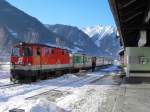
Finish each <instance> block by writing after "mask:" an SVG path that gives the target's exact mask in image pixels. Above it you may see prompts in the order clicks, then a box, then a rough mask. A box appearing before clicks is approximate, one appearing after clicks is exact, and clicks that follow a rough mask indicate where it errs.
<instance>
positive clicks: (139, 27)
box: [109, 0, 150, 47]
mask: <svg viewBox="0 0 150 112" xmlns="http://www.w3.org/2000/svg"><path fill="white" fill-rule="evenodd" d="M109 4H110V8H111V11H112V14H113V16H114V19H115V22H116V25H117V29H118V32H119V36H120V37H121V40H122V42H123V44H124V47H136V46H138V42H139V40H140V38H141V37H140V36H141V34H140V33H141V31H145V32H146V36H145V37H146V43H145V45H144V46H150V21H149V20H150V0H109Z"/></svg>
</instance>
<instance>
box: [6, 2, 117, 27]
mask: <svg viewBox="0 0 150 112" xmlns="http://www.w3.org/2000/svg"><path fill="white" fill-rule="evenodd" d="M7 1H8V2H9V3H11V4H12V5H14V6H15V7H17V8H19V9H21V10H23V11H24V12H26V13H28V14H29V15H31V16H34V17H36V18H37V19H39V20H40V21H41V22H42V23H44V24H66V25H73V26H78V27H80V28H83V27H87V26H94V25H97V24H101V25H113V26H114V25H115V23H114V20H113V17H112V14H111V11H110V8H109V4H108V0H7Z"/></svg>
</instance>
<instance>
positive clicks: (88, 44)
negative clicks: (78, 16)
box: [46, 24, 104, 55]
mask: <svg viewBox="0 0 150 112" xmlns="http://www.w3.org/2000/svg"><path fill="white" fill-rule="evenodd" d="M46 27H47V28H48V29H49V30H50V31H52V32H53V33H56V34H57V35H60V36H61V38H62V39H66V40H68V41H69V42H70V43H72V45H74V46H75V47H76V48H79V49H81V50H82V51H83V53H86V54H91V55H92V54H93V55H104V52H103V51H101V50H100V49H99V47H98V46H96V45H95V44H94V43H93V41H91V39H90V38H89V36H88V35H87V34H85V33H84V32H83V31H82V30H80V29H79V28H77V27H74V26H68V25H62V24H56V25H46Z"/></svg>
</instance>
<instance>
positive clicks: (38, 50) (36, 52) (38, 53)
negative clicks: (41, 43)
mask: <svg viewBox="0 0 150 112" xmlns="http://www.w3.org/2000/svg"><path fill="white" fill-rule="evenodd" d="M40 54H41V53H40V48H36V50H35V55H36V56H39V55H40Z"/></svg>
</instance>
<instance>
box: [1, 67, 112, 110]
mask: <svg viewBox="0 0 150 112" xmlns="http://www.w3.org/2000/svg"><path fill="white" fill-rule="evenodd" d="M110 69H111V68H110ZM106 74H107V73H106ZM106 74H105V73H104V72H103V73H102V72H101V71H99V72H93V73H90V72H89V73H86V74H85V75H82V76H76V75H74V74H66V75H64V76H62V77H59V78H56V79H49V80H45V81H40V82H36V83H32V84H24V85H20V86H16V87H10V88H2V89H0V112H8V111H9V110H10V109H13V108H20V109H25V112H72V111H73V112H84V111H85V112H99V111H96V110H97V108H98V105H99V104H100V103H102V101H104V100H105V98H106V97H105V95H103V94H102V95H101V93H103V92H105V88H104V87H100V86H99V85H91V84H90V83H91V82H93V81H96V80H98V79H100V78H101V77H103V76H104V75H106ZM1 80H2V79H1ZM1 80H0V81H1ZM50 90H58V91H60V92H64V91H68V92H69V94H67V95H65V96H60V97H58V98H57V97H56V100H55V101H51V100H48V99H47V98H45V97H40V96H39V97H38V98H37V99H32V96H34V95H40V94H41V93H43V92H48V91H50ZM100 90H102V91H100ZM106 90H107V89H106ZM28 97H31V99H28V100H26V98H28ZM94 102H95V103H94ZM91 106H93V109H94V110H93V109H91V108H90V107H91Z"/></svg>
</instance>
